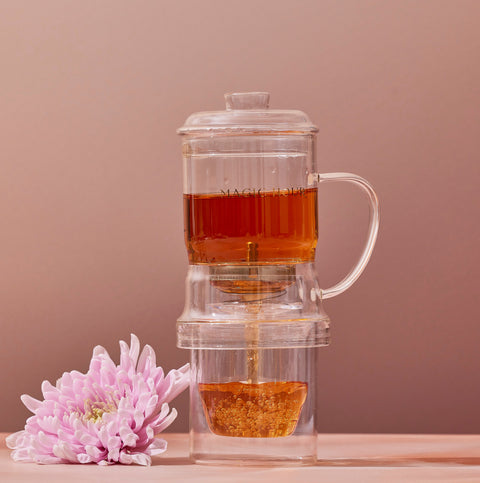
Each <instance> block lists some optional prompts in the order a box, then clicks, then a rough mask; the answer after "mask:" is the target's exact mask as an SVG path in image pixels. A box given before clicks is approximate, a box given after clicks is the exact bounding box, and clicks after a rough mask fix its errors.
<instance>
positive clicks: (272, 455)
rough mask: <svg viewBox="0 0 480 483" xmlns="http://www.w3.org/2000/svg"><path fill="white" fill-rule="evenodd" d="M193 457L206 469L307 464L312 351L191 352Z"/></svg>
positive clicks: (312, 445)
mask: <svg viewBox="0 0 480 483" xmlns="http://www.w3.org/2000/svg"><path fill="white" fill-rule="evenodd" d="M191 353H192V356H191V366H192V380H191V384H190V428H191V432H190V434H191V441H190V445H191V446H190V449H191V456H192V458H193V459H194V461H195V462H197V463H207V464H235V463H236V464H242V465H243V464H255V465H258V464H281V465H302V464H313V463H314V462H315V460H316V431H315V387H316V381H315V368H316V361H315V358H316V349H314V348H296V349H292V348H290V349H287V348H286V349H261V350H259V351H258V352H257V356H258V372H257V374H256V378H255V379H254V380H252V378H251V374H249V370H248V367H249V364H250V363H251V361H250V360H249V359H250V358H251V351H249V350H248V349H237V350H209V349H195V350H192V351H191Z"/></svg>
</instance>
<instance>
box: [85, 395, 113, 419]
mask: <svg viewBox="0 0 480 483" xmlns="http://www.w3.org/2000/svg"><path fill="white" fill-rule="evenodd" d="M83 407H84V413H83V418H84V419H86V420H88V421H92V422H93V423H98V422H99V421H101V420H102V417H103V415H104V414H105V413H114V412H116V411H117V406H116V404H114V403H113V402H112V401H109V402H105V401H92V400H91V399H86V400H85V401H84V403H83Z"/></svg>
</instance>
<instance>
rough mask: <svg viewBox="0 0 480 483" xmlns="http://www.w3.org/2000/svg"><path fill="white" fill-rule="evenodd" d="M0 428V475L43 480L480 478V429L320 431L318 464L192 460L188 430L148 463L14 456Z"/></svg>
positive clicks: (172, 437) (391, 480) (390, 480)
mask: <svg viewBox="0 0 480 483" xmlns="http://www.w3.org/2000/svg"><path fill="white" fill-rule="evenodd" d="M5 436H6V434H5V433H0V481H1V482H10V481H15V482H21V481H35V482H41V481H48V482H60V481H61V482H67V483H70V482H76V481H82V482H83V481H99V482H100V481H101V482H122V481H129V482H132V481H141V482H149V481H152V482H153V481H155V482H161V483H163V482H169V481H180V482H183V481H190V480H191V481H199V482H209V483H210V482H226V481H228V482H229V483H230V482H248V483H250V482H257V481H258V482H260V481H261V482H263V483H265V482H269V481H271V482H275V483H284V482H285V483H287V482H288V483H291V482H296V481H298V482H302V483H309V482H312V483H313V482H315V483H319V482H322V481H325V482H352V481H354V482H358V483H363V482H382V483H385V482H388V483H396V482H402V483H403V482H409V481H415V482H422V483H423V482H430V481H442V482H455V483H457V482H462V481H469V482H480V435H434V436H432V435H366V434H353V435H352V434H326V435H325V434H322V435H319V437H318V456H319V458H320V460H319V462H318V463H317V465H316V466H310V467H298V468H291V467H290V468H289V467H285V468H282V467H275V468H274V467H272V468H269V467H234V468H232V467H226V466H221V467H215V466H203V465H193V464H191V462H190V461H189V458H188V435H187V434H168V433H167V434H165V435H163V436H164V438H165V439H166V440H167V441H168V450H167V452H166V453H164V454H163V455H160V456H156V457H154V458H153V464H152V466H150V467H139V466H122V465H114V466H108V467H101V466H97V465H90V464H89V465H49V466H42V465H36V464H30V463H27V464H25V463H15V462H13V461H12V460H11V459H10V454H9V453H10V450H8V449H7V448H6V446H5Z"/></svg>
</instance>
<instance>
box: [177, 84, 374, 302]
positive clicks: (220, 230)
mask: <svg viewBox="0 0 480 483" xmlns="http://www.w3.org/2000/svg"><path fill="white" fill-rule="evenodd" d="M225 99H226V110H225V111H215V112H200V113H196V114H193V115H191V116H190V117H189V118H188V119H187V120H186V122H185V125H184V126H183V127H182V128H180V129H179V130H178V132H179V134H181V135H183V145H182V152H183V162H184V165H183V169H184V187H183V192H184V213H185V241H186V245H187V251H188V256H189V262H190V264H191V265H208V266H210V267H213V268H212V269H211V273H212V274H215V273H217V274H220V278H221V274H222V273H224V272H225V270H228V271H229V272H230V273H231V272H232V266H235V267H236V268H235V270H236V272H235V273H236V277H237V278H239V277H240V278H241V274H242V273H243V272H242V271H246V270H247V271H248V272H247V273H248V274H250V275H251V268H250V267H251V266H256V267H257V274H258V273H267V276H269V275H271V274H272V273H273V272H272V271H271V268H270V269H268V268H266V267H268V266H270V267H271V266H277V267H278V268H277V269H275V270H277V272H275V273H280V274H281V273H282V271H281V269H280V267H279V266H284V267H285V266H287V267H292V266H295V265H297V264H302V263H311V262H313V261H314V259H315V248H316V244H317V238H318V217H317V211H318V208H317V189H318V184H319V183H322V182H332V181H344V182H348V183H353V184H355V185H356V186H358V187H360V188H361V189H362V190H363V191H364V193H365V194H366V195H367V198H368V202H369V206H370V221H369V229H368V236H367V242H366V244H365V247H364V249H363V252H362V254H361V256H360V258H359V260H358V261H357V263H356V265H355V266H354V267H353V268H352V270H351V271H350V272H349V273H348V274H347V276H346V277H345V278H343V280H341V281H340V282H339V283H337V284H335V285H334V286H333V287H330V288H327V289H321V296H320V298H322V299H326V298H329V297H333V296H336V295H338V294H340V293H342V292H344V291H345V290H346V289H348V288H349V287H350V286H351V285H352V284H353V283H354V282H355V281H356V280H357V278H358V277H359V276H360V274H361V273H362V271H363V270H364V268H365V266H366V265H367V263H368V260H369V258H370V255H371V253H372V250H373V247H374V245H375V241H376V237H377V232H378V224H379V206H378V200H377V196H376V194H375V192H374V190H373V188H372V186H371V185H370V184H369V183H368V182H367V181H366V180H365V179H363V178H361V177H360V176H357V175H355V174H351V173H327V174H320V173H319V172H318V171H317V163H316V157H315V152H316V150H315V141H316V133H317V132H318V128H317V127H316V126H314V125H313V124H312V122H311V121H310V119H309V118H308V116H307V115H306V114H305V113H303V112H301V111H297V110H273V109H269V108H268V107H269V94H268V93H265V92H248V93H234V94H226V95H225ZM262 267H264V268H263V269H262ZM268 270H270V272H269V271H268ZM283 270H285V269H283ZM287 271H288V269H287ZM250 275H249V276H250ZM260 276H261V275H260ZM277 278H278V277H277ZM263 286H266V285H265V284H263ZM257 287H258V285H257Z"/></svg>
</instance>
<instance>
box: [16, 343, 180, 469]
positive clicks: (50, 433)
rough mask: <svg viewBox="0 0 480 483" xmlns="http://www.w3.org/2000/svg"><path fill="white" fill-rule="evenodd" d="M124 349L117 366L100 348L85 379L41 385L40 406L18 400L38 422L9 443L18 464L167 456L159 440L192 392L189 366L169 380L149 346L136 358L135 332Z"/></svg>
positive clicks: (76, 376) (69, 375)
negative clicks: (172, 405) (173, 405)
mask: <svg viewBox="0 0 480 483" xmlns="http://www.w3.org/2000/svg"><path fill="white" fill-rule="evenodd" d="M120 349H121V356H120V365H118V366H116V365H115V363H114V362H113V361H112V359H111V358H110V356H109V355H108V353H107V351H106V350H105V349H104V348H103V347H102V346H97V347H95V349H94V350H93V356H92V360H91V362H90V367H89V369H88V372H87V373H86V374H82V373H80V372H78V371H72V372H65V373H64V374H63V376H62V377H61V378H60V379H59V380H58V381H57V384H56V386H52V385H51V384H50V383H49V382H48V381H44V382H43V383H42V392H43V397H44V398H45V399H44V400H43V401H38V400H37V399H34V398H33V397H31V396H28V395H26V394H24V395H23V396H22V397H21V399H22V401H23V403H24V404H25V406H26V407H27V408H28V409H29V410H30V411H32V412H33V413H34V416H31V417H30V418H28V419H27V422H26V425H25V429H24V430H23V431H19V432H17V433H14V434H12V435H10V436H9V437H8V438H7V445H8V447H9V448H11V449H13V451H12V458H13V459H14V460H15V461H26V462H36V463H44V464H49V463H98V464H100V465H107V464H113V463H124V464H131V463H136V464H139V465H149V464H150V463H151V456H152V455H156V454H159V453H163V452H164V451H165V450H166V448H167V442H166V441H165V440H163V439H156V438H155V435H156V434H158V433H160V432H161V431H163V430H164V429H165V428H166V427H167V426H169V425H170V424H171V423H172V422H173V420H174V419H175V418H176V416H177V411H176V410H175V409H172V410H171V411H170V409H169V406H168V403H169V402H170V401H171V400H172V399H173V398H175V396H177V395H178V394H180V393H181V392H182V391H183V390H184V389H185V388H186V387H187V386H188V384H189V379H190V371H189V366H188V364H186V365H185V366H183V367H181V368H180V369H178V370H172V371H170V372H169V373H168V374H167V376H166V377H165V376H164V373H163V370H162V368H161V367H157V365H156V360H155V352H154V350H153V349H152V348H151V347H150V346H149V345H146V346H145V347H144V349H143V351H142V354H141V355H140V357H139V353H140V343H139V340H138V338H137V337H136V336H135V335H133V334H132V336H131V345H130V347H128V344H126V343H125V342H124V341H120Z"/></svg>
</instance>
